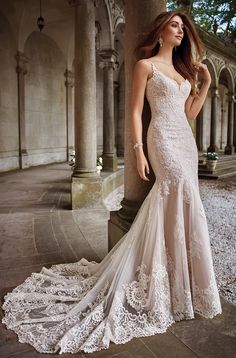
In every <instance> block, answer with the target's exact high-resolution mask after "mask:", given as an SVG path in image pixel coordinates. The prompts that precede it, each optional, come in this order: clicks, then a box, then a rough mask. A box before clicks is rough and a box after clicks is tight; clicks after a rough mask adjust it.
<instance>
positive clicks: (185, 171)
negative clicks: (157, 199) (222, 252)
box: [146, 61, 198, 200]
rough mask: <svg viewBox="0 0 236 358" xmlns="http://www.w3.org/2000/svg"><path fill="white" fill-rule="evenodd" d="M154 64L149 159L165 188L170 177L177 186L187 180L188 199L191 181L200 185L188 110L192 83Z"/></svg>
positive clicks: (149, 89) (148, 90) (149, 84)
mask: <svg viewBox="0 0 236 358" xmlns="http://www.w3.org/2000/svg"><path fill="white" fill-rule="evenodd" d="M149 62H151V61H149ZM151 64H152V69H153V73H152V77H151V78H150V79H149V80H148V81H147V85H146V97H147V100H148V102H149V104H150V108H151V114H152V115H151V121H150V124H149V128H148V133H147V143H148V156H149V160H150V162H151V165H152V168H153V170H154V173H155V175H156V178H157V179H158V182H159V184H160V187H161V191H162V192H163V190H164V189H163V186H164V185H165V183H166V181H168V180H170V181H171V182H172V183H174V185H177V183H179V181H184V182H185V189H184V193H185V197H186V200H187V197H189V195H190V194H189V186H190V183H191V185H196V184H197V175H196V174H197V170H198V151H197V146H196V142H195V138H194V135H193V132H192V129H191V127H190V125H189V122H188V120H187V116H186V113H185V102H186V99H187V97H188V96H189V94H190V91H191V84H190V82H189V81H188V80H187V79H185V80H183V81H181V83H178V82H177V81H175V80H174V79H171V78H170V77H168V76H167V75H165V74H164V73H162V72H161V71H159V70H158V68H157V67H156V66H155V65H154V64H153V63H152V62H151Z"/></svg>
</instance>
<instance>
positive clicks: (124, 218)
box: [108, 198, 141, 251]
mask: <svg viewBox="0 0 236 358" xmlns="http://www.w3.org/2000/svg"><path fill="white" fill-rule="evenodd" d="M121 205H122V208H121V209H120V210H119V211H112V212H111V214H110V220H109V221H108V250H109V251H110V250H111V249H112V248H113V247H114V246H115V245H116V243H117V242H118V241H119V240H120V239H121V238H122V236H124V235H125V234H126V233H127V232H128V231H129V229H130V226H131V225H132V223H133V221H134V219H135V217H136V215H137V213H138V210H139V209H140V206H141V203H140V202H138V201H132V200H127V199H125V198H124V199H123V200H122V201H121Z"/></svg>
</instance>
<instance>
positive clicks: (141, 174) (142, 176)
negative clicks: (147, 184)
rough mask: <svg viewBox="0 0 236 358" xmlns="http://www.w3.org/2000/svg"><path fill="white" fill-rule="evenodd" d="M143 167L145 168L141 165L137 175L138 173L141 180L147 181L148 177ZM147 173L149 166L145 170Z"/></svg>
mask: <svg viewBox="0 0 236 358" xmlns="http://www.w3.org/2000/svg"><path fill="white" fill-rule="evenodd" d="M145 168H146V167H143V168H142V169H141V170H140V171H139V175H140V177H141V178H142V179H143V180H148V181H149V179H148V178H147V176H146V175H145ZM147 173H148V174H149V168H148V170H147Z"/></svg>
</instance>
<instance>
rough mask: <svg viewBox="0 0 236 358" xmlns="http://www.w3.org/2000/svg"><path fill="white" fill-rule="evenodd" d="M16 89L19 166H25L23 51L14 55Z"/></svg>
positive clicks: (25, 58) (25, 61) (25, 69)
mask: <svg viewBox="0 0 236 358" xmlns="http://www.w3.org/2000/svg"><path fill="white" fill-rule="evenodd" d="M15 58H16V62H17V66H16V73H17V90H18V128H19V131H18V132H19V167H20V169H23V168H27V167H28V164H27V157H28V152H27V148H26V133H25V75H26V73H27V68H26V65H27V63H28V58H27V57H26V56H25V55H24V53H22V52H20V51H18V52H17V54H16V56H15Z"/></svg>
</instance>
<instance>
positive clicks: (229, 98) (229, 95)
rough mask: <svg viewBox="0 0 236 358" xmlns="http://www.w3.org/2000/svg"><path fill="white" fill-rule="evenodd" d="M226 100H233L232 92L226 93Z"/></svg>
mask: <svg viewBox="0 0 236 358" xmlns="http://www.w3.org/2000/svg"><path fill="white" fill-rule="evenodd" d="M227 101H228V102H234V101H235V98H234V93H232V92H228V93H227Z"/></svg>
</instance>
